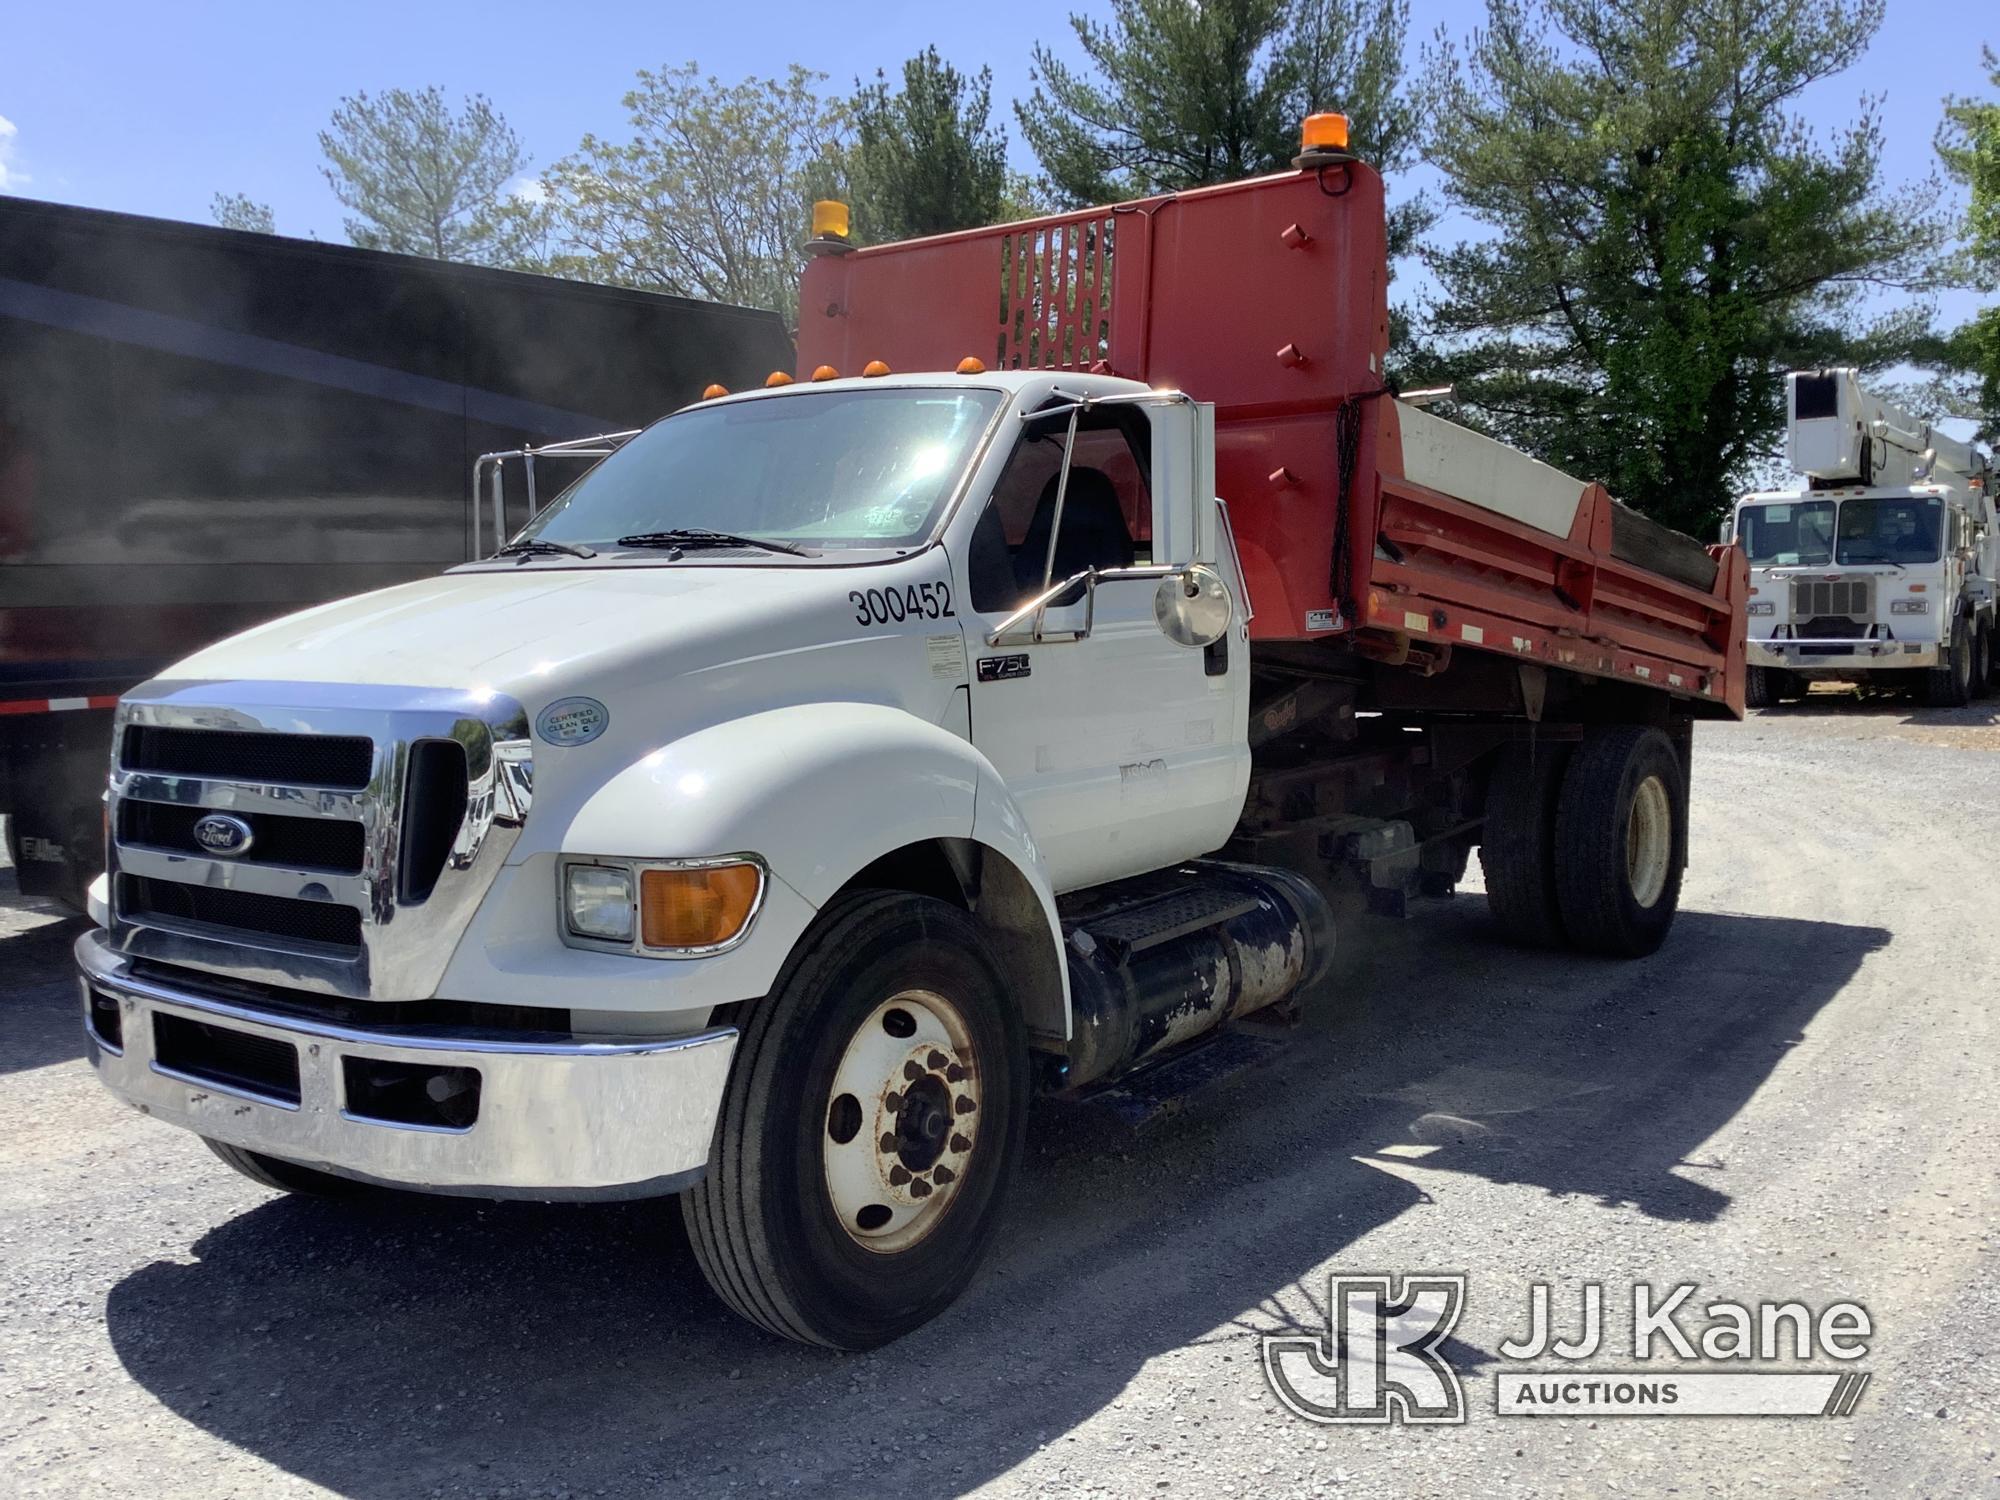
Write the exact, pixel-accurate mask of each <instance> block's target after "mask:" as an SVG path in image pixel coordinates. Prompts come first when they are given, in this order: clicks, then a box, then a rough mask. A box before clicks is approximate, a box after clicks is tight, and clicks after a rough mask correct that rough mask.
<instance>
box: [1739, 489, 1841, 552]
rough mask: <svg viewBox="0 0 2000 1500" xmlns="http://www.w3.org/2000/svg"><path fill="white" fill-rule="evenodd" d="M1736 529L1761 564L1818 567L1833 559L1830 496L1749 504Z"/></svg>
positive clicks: (1744, 543) (1740, 538) (1740, 515)
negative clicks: (1826, 498)
mask: <svg viewBox="0 0 2000 1500" xmlns="http://www.w3.org/2000/svg"><path fill="white" fill-rule="evenodd" d="M1736 531H1737V537H1738V539H1739V540H1740V541H1741V542H1742V543H1743V551H1744V553H1745V555H1747V556H1748V557H1749V559H1750V561H1751V562H1752V563H1753V564H1755V565H1757V566H1759V567H1776V568H1788V567H1795V566H1799V565H1803V566H1806V567H1817V566H1821V565H1824V564H1826V563H1829V562H1831V561H1833V502H1832V501H1831V500H1793V501H1788V502H1786V503H1785V504H1782V505H1779V504H1768V505H1746V506H1744V507H1743V509H1742V511H1741V512H1740V513H1739V515H1738V517H1737V522H1736Z"/></svg>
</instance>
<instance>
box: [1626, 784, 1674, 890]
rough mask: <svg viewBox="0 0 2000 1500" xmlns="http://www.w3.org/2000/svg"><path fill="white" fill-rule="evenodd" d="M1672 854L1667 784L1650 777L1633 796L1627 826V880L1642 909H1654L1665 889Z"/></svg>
mask: <svg viewBox="0 0 2000 1500" xmlns="http://www.w3.org/2000/svg"><path fill="white" fill-rule="evenodd" d="M1673 852H1674V810H1673V802H1672V801H1671V800H1670V799H1669V798H1668V796H1667V787H1666V783H1665V782H1663V781H1661V780H1660V778H1659V777H1657V776H1648V777H1647V778H1646V779H1645V780H1644V781H1642V782H1640V783H1639V785H1638V788H1637V789H1636V790H1635V791H1634V792H1633V793H1632V811H1631V813H1630V814H1629V816H1628V817H1627V819H1626V823H1625V880H1626V883H1627V884H1628V885H1629V886H1630V887H1631V889H1632V899H1633V900H1634V901H1636V902H1637V903H1638V904H1639V905H1640V906H1652V905H1653V904H1654V903H1655V902H1657V901H1658V900H1659V899H1660V893H1661V892H1662V891H1664V890H1666V888H1667V871H1668V869H1669V868H1670V867H1671V866H1672V864H1673Z"/></svg>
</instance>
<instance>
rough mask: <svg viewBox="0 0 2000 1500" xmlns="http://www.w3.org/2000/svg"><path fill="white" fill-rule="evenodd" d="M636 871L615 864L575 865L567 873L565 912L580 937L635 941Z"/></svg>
mask: <svg viewBox="0 0 2000 1500" xmlns="http://www.w3.org/2000/svg"><path fill="white" fill-rule="evenodd" d="M632 904H633V903H632V872H631V871H630V870H623V869H619V868H617V867H615V866H612V865H571V866H569V867H568V869H567V870H566V871H565V872H564V875H563V914H564V916H566V917H567V918H568V919H569V930H570V931H571V932H573V933H575V934H576V935H577V936H578V937H586V938H596V939H598V940H599V941H600V942H606V943H629V942H631V941H632Z"/></svg>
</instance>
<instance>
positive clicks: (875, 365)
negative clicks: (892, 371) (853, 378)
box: [861, 359, 889, 380]
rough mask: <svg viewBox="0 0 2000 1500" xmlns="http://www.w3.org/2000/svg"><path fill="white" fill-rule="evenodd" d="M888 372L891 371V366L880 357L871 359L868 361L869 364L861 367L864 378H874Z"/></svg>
mask: <svg viewBox="0 0 2000 1500" xmlns="http://www.w3.org/2000/svg"><path fill="white" fill-rule="evenodd" d="M888 373H889V367H888V366H887V365H885V364H883V363H882V361H881V360H879V359H871V360H869V361H868V363H867V364H865V365H863V366H862V367H861V376H862V378H863V379H864V380H874V379H876V378H877V377H879V376H882V375H887V374H888Z"/></svg>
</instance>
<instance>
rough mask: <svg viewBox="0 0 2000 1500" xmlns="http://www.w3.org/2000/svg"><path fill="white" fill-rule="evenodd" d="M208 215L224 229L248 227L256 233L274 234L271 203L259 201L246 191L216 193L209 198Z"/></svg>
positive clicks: (275, 230) (275, 223)
mask: <svg viewBox="0 0 2000 1500" xmlns="http://www.w3.org/2000/svg"><path fill="white" fill-rule="evenodd" d="M208 212H209V217H211V218H212V219H214V220H215V222H216V223H218V224H220V225H221V226H222V227H223V228H224V229H248V230H252V231H254V232H255V233H257V234H276V233H277V232H278V225H277V221H276V220H275V219H273V218H272V217H271V205H270V204H268V203H259V202H258V201H257V200H256V199H255V198H252V197H251V196H250V195H249V194H248V193H217V194H216V195H215V196H214V197H213V198H211V199H210V200H209V204H208Z"/></svg>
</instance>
